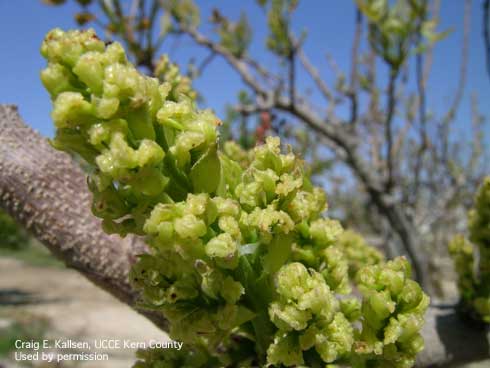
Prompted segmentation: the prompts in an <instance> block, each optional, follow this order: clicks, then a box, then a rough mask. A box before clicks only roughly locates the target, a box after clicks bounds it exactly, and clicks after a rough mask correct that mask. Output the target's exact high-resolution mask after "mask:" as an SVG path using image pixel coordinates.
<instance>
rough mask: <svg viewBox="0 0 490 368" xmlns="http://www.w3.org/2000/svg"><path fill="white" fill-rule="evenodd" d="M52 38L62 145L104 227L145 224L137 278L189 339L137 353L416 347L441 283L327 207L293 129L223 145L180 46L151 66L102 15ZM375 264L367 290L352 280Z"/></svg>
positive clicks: (257, 359)
mask: <svg viewBox="0 0 490 368" xmlns="http://www.w3.org/2000/svg"><path fill="white" fill-rule="evenodd" d="M41 52H42V54H43V56H45V57H46V59H47V60H48V66H47V68H46V69H45V70H43V72H42V73H41V78H42V81H43V83H44V85H45V87H46V88H47V89H48V91H49V92H50V94H51V98H52V100H53V112H52V117H53V120H54V123H55V126H56V128H57V130H56V136H55V138H54V140H53V145H54V146H55V147H56V148H59V149H62V150H65V151H68V152H70V153H72V154H76V155H79V156H80V157H82V158H83V159H84V160H85V161H86V162H87V163H88V164H89V166H90V168H91V173H90V178H89V188H90V190H91V191H92V192H93V207H92V210H93V212H94V214H95V215H96V216H98V217H100V218H102V219H103V227H104V229H105V231H106V232H109V233H117V234H120V235H122V236H124V235H125V234H128V233H133V234H139V235H144V236H146V239H147V243H148V245H149V246H150V252H149V253H148V254H144V255H141V256H140V257H139V260H138V262H137V263H136V264H135V265H134V266H133V268H132V270H131V274H130V279H131V282H132V284H133V285H134V287H135V288H137V289H138V290H140V291H141V298H142V304H143V305H144V306H145V307H147V308H151V309H153V310H155V311H157V312H160V313H163V315H164V316H165V317H166V318H167V319H168V320H169V322H170V335H171V337H172V338H173V339H177V340H180V341H183V342H184V344H185V345H186V347H187V349H188V350H187V351H188V352H189V353H188V354H182V353H179V354H177V353H176V354H175V356H173V355H172V356H171V355H168V356H166V357H162V356H161V354H159V353H158V352H147V353H141V354H142V359H143V361H141V362H139V363H138V364H139V365H137V366H141V367H144V366H146V365H145V364H150V365H151V364H152V363H151V362H152V361H158V362H159V366H162V367H163V366H165V367H167V366H168V367H173V366H191V365H192V366H202V367H207V366H227V365H229V364H230V363H234V364H236V363H237V362H240V366H252V365H255V366H256V365H264V364H271V365H277V366H280V365H284V366H292V365H298V364H302V365H309V366H318V365H325V364H329V363H334V364H335V363H339V362H343V363H349V364H357V366H360V367H363V366H372V365H373V364H375V363H376V362H386V361H390V362H393V366H395V367H405V366H407V364H405V365H403V364H401V363H400V362H401V361H403V362H405V363H406V362H413V359H414V356H415V354H416V353H417V351H419V350H420V348H421V346H422V341H421V339H420V336H419V335H418V331H419V329H420V327H421V324H422V315H423V313H424V310H425V307H426V304H427V303H426V301H427V297H426V296H425V295H424V294H423V293H422V291H421V290H420V288H419V287H418V285H417V284H416V283H415V282H413V281H411V280H410V279H409V271H408V265H407V262H406V261H405V260H402V259H398V260H397V261H394V262H392V263H388V264H386V265H385V266H383V267H381V266H379V265H377V264H378V263H380V262H381V261H382V257H381V255H380V254H379V253H378V252H377V251H375V250H373V249H371V248H370V247H368V246H367V245H366V244H365V243H363V242H362V240H359V239H358V238H356V237H353V236H352V235H350V236H349V235H348V234H347V235H346V234H345V233H344V232H343V229H342V226H341V225H340V223H339V222H338V221H336V220H333V219H330V218H328V217H325V215H324V213H325V211H326V209H327V200H326V196H325V193H324V192H323V190H321V189H320V188H317V187H314V186H313V185H312V183H311V182H310V180H309V178H308V176H307V175H306V173H305V169H304V163H303V162H302V161H301V160H300V159H298V158H297V157H296V156H295V155H294V154H293V153H292V152H291V150H290V149H289V150H287V151H286V152H284V151H282V150H281V143H280V141H279V138H273V137H269V138H267V139H266V142H265V144H263V145H260V146H257V147H255V148H254V149H253V150H251V151H250V152H244V151H243V150H241V149H240V148H239V147H238V146H236V145H234V144H231V143H230V144H226V145H224V151H223V152H222V151H221V150H220V149H219V144H218V143H219V142H218V131H217V127H218V125H219V123H220V122H219V120H218V119H217V118H216V117H215V116H214V114H213V113H212V112H211V111H207V110H204V111H202V110H199V109H198V108H197V107H196V105H195V101H194V98H195V94H194V93H193V92H192V90H191V89H190V88H189V84H188V83H187V81H186V80H185V79H183V77H181V76H180V75H179V73H178V70H177V69H176V67H174V66H172V65H171V64H169V62H168V59H162V62H161V64H160V67H159V68H158V74H159V75H158V76H159V78H160V79H161V81H159V80H158V79H157V78H151V77H148V76H145V75H142V74H141V73H140V72H139V71H138V70H137V69H135V67H134V66H132V65H131V64H130V63H129V62H128V61H127V58H126V56H125V54H124V51H123V50H122V47H121V46H120V45H119V44H118V43H112V44H110V45H108V46H106V45H104V43H103V42H102V41H100V40H99V39H98V38H97V37H96V35H95V33H94V32H93V31H91V30H89V31H83V32H81V31H69V32H63V31H61V30H59V29H56V30H53V31H51V32H50V33H49V34H48V35H47V36H46V39H45V41H44V43H43V46H42V48H41ZM361 264H362V265H367V266H366V268H365V269H363V271H362V272H358V273H357V274H358V275H359V274H361V276H360V278H359V280H357V283H358V284H359V287H360V289H361V290H362V291H363V294H364V299H363V300H362V301H361V300H359V299H357V298H356V297H354V296H352V295H351V296H350V297H346V296H345V295H342V296H340V294H349V293H351V291H352V285H353V284H355V283H356V282H355V280H354V275H355V274H356V271H357V270H358V269H359V268H360V267H361ZM373 298H374V299H373ZM373 300H374V302H373ZM373 303H374V304H373ZM361 305H362V307H361ZM359 326H362V328H361V329H359ZM237 341H240V344H239V345H240V347H239V348H237V344H236V342H237Z"/></svg>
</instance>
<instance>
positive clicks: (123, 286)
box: [0, 105, 167, 329]
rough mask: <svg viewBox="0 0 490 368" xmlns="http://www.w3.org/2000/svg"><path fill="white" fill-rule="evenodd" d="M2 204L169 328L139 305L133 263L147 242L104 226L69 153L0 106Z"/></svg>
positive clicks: (73, 262)
mask: <svg viewBox="0 0 490 368" xmlns="http://www.w3.org/2000/svg"><path fill="white" fill-rule="evenodd" d="M0 206H1V207H2V208H3V209H5V210H6V211H7V212H8V213H9V214H10V215H12V216H13V217H14V218H15V219H16V220H17V221H18V222H20V223H21V224H22V225H24V226H25V227H26V228H27V229H28V230H29V231H30V232H31V233H32V234H33V235H34V236H35V237H36V238H38V239H39V240H40V241H41V242H42V243H43V244H44V245H46V247H48V248H49V250H50V251H51V252H52V253H53V254H55V255H56V256H57V257H58V258H60V259H61V260H62V261H64V262H65V264H66V265H67V266H68V267H70V268H74V269H76V270H77V271H79V272H80V273H81V274H83V275H84V276H85V277H87V278H88V279H89V280H90V281H92V282H93V283H95V284H96V285H97V286H99V287H101V288H102V289H104V290H106V291H107V292H109V293H110V294H112V295H114V296H115V297H116V298H118V299H119V300H121V301H122V302H124V303H126V304H128V305H130V306H131V307H133V308H135V309H136V310H138V311H139V312H140V313H142V314H143V315H145V316H146V317H148V318H149V319H150V320H152V321H153V322H154V323H155V324H156V325H157V326H159V327H160V328H162V329H166V327H167V322H166V320H164V319H163V317H162V316H161V314H156V313H153V312H148V311H143V310H139V309H138V308H137V307H136V303H137V301H138V295H137V293H136V292H135V291H134V290H133V289H132V288H131V286H130V285H129V282H128V272H129V268H130V266H131V264H132V262H134V260H135V258H136V256H137V255H138V254H141V253H144V252H145V251H146V247H145V245H144V244H143V243H142V242H141V241H139V240H138V239H135V238H130V237H127V238H126V239H121V238H119V237H117V236H109V235H107V234H105V233H104V232H103V231H102V228H101V224H100V221H99V220H98V219H97V218H96V217H95V216H93V215H92V213H91V211H90V206H91V194H90V193H89V191H88V189H87V184H86V175H85V174H84V173H83V171H82V170H81V169H80V167H79V166H78V165H77V164H76V163H75V162H74V161H73V160H72V159H71V158H70V156H68V155H67V154H65V153H62V152H59V151H56V150H54V149H53V148H52V147H51V146H50V145H49V143H48V141H47V140H46V139H45V138H43V137H41V136H40V135H39V134H38V133H36V132H34V131H33V130H32V129H31V128H29V127H28V126H26V125H25V124H24V123H23V122H22V120H21V118H20V117H19V115H18V113H17V108H16V107H15V106H9V105H0Z"/></svg>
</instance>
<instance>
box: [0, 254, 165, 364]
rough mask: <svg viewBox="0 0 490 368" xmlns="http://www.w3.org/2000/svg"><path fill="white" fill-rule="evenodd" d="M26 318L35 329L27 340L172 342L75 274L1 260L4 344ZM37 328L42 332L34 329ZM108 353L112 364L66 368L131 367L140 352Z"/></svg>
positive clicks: (0, 305) (0, 314) (0, 321)
mask: <svg viewBox="0 0 490 368" xmlns="http://www.w3.org/2000/svg"><path fill="white" fill-rule="evenodd" d="M26 320H27V321H28V322H27V325H30V326H29V327H28V328H27V331H26V332H25V335H24V336H25V337H23V339H24V338H27V336H29V335H30V334H34V336H32V335H31V336H29V337H31V338H33V339H38V338H39V336H40V335H41V334H42V335H45V336H46V338H48V339H50V338H52V339H55V338H63V339H65V338H67V339H74V340H77V341H83V340H87V341H93V340H94V339H100V338H102V337H105V338H114V339H119V340H124V339H130V340H132V341H145V340H146V341H148V340H150V339H155V340H166V339H167V337H166V335H165V334H164V333H163V332H161V331H160V330H158V329H157V328H156V327H155V326H154V325H153V324H152V323H151V322H149V321H148V320H147V319H145V318H144V317H142V316H140V315H139V314H137V313H136V312H134V311H133V310H132V309H130V308H129V307H128V306H126V305H125V304H122V303H120V302H119V301H117V300H116V299H114V298H113V297H112V296H110V295H109V294H107V293H106V292H104V291H102V290H100V289H98V288H97V287H96V286H94V285H93V284H92V283H90V282H89V281H87V280H86V279H85V278H84V277H82V276H81V275H79V274H78V273H77V272H75V271H71V270H67V269H66V268H62V267H41V266H34V265H31V264H27V263H26V262H24V261H21V260H18V259H13V258H6V257H3V258H0V340H2V338H4V339H5V338H6V336H2V335H1V334H2V330H3V331H9V330H10V331H12V328H10V329H9V326H10V327H11V326H14V325H15V324H17V323H19V324H20V325H22V324H23V323H24V324H25V323H26ZM34 325H37V326H38V327H37V329H38V330H40V331H38V332H34V331H32V330H31V328H33V327H32V326H34ZM39 326H42V327H39ZM36 334H37V335H36ZM20 335H21V336H22V333H21V334H20ZM0 344H1V342H0ZM4 350H6V349H5V348H4ZM100 352H102V350H100ZM107 353H108V354H109V355H110V361H109V362H100V361H99V362H94V363H91V362H87V363H79V364H78V365H73V364H72V365H69V364H67V365H63V367H65V366H66V367H70V366H76V367H83V368H92V367H93V368H96V367H97V368H109V367H131V365H132V363H133V362H134V360H135V358H134V353H135V349H120V350H111V351H107ZM11 354H12V353H10V355H11ZM3 359H4V360H3V361H2V357H1V356H0V367H1V368H3V367H12V366H15V365H13V362H12V361H11V360H10V361H8V360H6V359H5V357H4V358H3ZM2 364H3V365H2ZM35 366H36V365H35ZM52 366H53V367H54V365H52Z"/></svg>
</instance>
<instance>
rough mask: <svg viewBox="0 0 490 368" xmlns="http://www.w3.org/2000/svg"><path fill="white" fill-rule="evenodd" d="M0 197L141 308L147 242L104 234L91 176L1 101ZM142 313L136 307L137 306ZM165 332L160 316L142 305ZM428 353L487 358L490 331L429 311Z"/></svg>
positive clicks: (432, 358)
mask: <svg viewBox="0 0 490 368" xmlns="http://www.w3.org/2000/svg"><path fill="white" fill-rule="evenodd" d="M0 199H1V202H0V204H1V207H2V208H4V209H6V210H7V211H8V212H9V213H10V214H11V215H12V216H13V217H14V218H15V219H16V220H17V221H19V222H20V223H22V224H23V225H24V226H26V227H27V228H28V229H29V230H30V231H31V232H32V233H33V235H35V236H36V237H37V238H38V239H40V240H41V241H42V242H43V243H44V244H45V245H46V246H47V247H48V248H49V249H50V250H51V251H52V252H53V253H54V254H55V255H57V256H58V257H59V258H60V259H61V260H63V261H64V262H65V263H66V265H67V266H68V267H72V268H74V269H76V270H77V271H79V272H80V273H81V274H83V275H84V276H85V277H87V278H88V279H89V280H91V281H92V282H94V283H95V284H96V285H97V286H99V287H101V288H102V289H104V290H106V291H107V292H109V293H110V294H112V295H114V296H116V297H117V298H118V299H119V300H121V301H122V302H124V303H126V304H128V305H130V306H132V307H133V308H135V303H136V300H137V298H138V296H137V294H136V293H135V291H134V290H132V289H131V287H130V285H129V283H128V279H127V275H128V270H129V267H130V265H131V263H132V261H133V260H134V257H135V255H137V254H139V253H142V252H144V251H145V246H144V245H143V244H142V243H141V242H140V241H139V240H135V239H128V238H127V239H124V240H121V239H120V238H118V237H115V236H108V235H106V234H104V233H103V232H102V230H101V227H100V221H99V220H98V219H96V218H95V217H94V216H93V215H92V214H91V212H90V193H89V192H88V191H87V189H86V179H85V174H84V173H83V172H82V170H81V169H80V168H79V166H78V165H77V164H76V163H75V162H74V161H73V160H72V159H71V158H70V157H69V156H68V155H66V154H64V153H61V152H58V151H55V150H54V149H53V148H51V146H50V145H49V144H48V142H47V140H46V139H45V138H43V137H41V136H40V135H39V134H38V133H36V132H34V131H33V130H32V129H31V128H29V127H27V126H26V125H25V124H24V123H23V122H22V120H21V118H20V117H19V115H18V113H17V109H16V107H14V106H8V105H0ZM135 309H136V310H138V309H137V308H135ZM138 311H139V312H140V313H142V314H143V315H145V316H146V317H148V318H149V319H150V320H152V321H153V322H154V323H156V324H157V325H158V326H159V327H161V328H162V329H164V330H165V329H166V328H167V322H166V321H165V320H164V319H163V318H162V317H161V315H159V314H153V313H151V312H148V311H142V310H138ZM422 334H423V336H424V339H425V341H426V348H425V350H424V351H423V352H422V353H421V354H420V355H419V357H418V363H417V366H418V367H433V366H443V365H444V366H445V365H447V364H452V363H462V362H471V361H478V360H482V359H485V358H488V356H489V354H488V351H489V343H488V341H489V339H488V332H487V331H486V330H482V329H481V328H480V329H478V328H475V327H474V326H471V325H469V324H467V323H466V322H464V321H462V320H461V319H459V317H458V316H457V315H456V313H455V312H454V310H453V309H440V308H435V307H432V308H429V311H428V312H427V316H426V324H425V327H424V329H423V331H422Z"/></svg>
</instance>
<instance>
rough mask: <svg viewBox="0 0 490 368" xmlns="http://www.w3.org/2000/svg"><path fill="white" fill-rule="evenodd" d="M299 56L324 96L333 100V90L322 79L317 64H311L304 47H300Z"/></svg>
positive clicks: (328, 99)
mask: <svg viewBox="0 0 490 368" xmlns="http://www.w3.org/2000/svg"><path fill="white" fill-rule="evenodd" d="M298 58H299V60H300V61H301V64H303V67H304V68H305V70H306V71H307V72H308V74H309V75H310V76H311V78H312V79H313V81H314V82H315V84H316V85H317V87H318V89H319V90H320V92H321V93H322V94H323V96H324V97H325V98H326V99H327V101H330V102H333V99H334V97H333V93H332V91H331V90H330V88H329V87H328V85H327V84H326V83H325V81H324V80H323V79H322V77H321V76H320V73H319V72H318V70H317V69H316V68H315V66H314V65H313V64H311V62H310V60H309V59H308V57H307V56H306V54H305V53H304V51H303V49H302V48H299V49H298Z"/></svg>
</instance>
